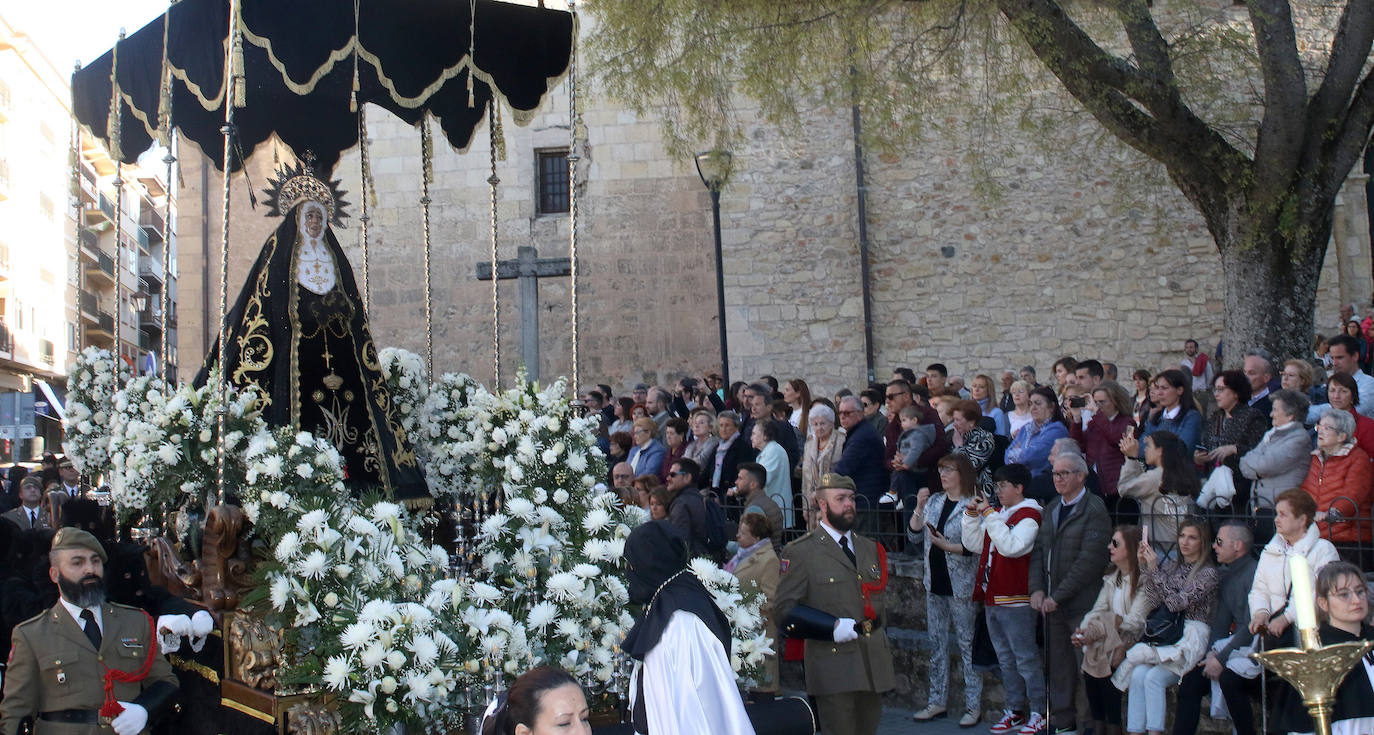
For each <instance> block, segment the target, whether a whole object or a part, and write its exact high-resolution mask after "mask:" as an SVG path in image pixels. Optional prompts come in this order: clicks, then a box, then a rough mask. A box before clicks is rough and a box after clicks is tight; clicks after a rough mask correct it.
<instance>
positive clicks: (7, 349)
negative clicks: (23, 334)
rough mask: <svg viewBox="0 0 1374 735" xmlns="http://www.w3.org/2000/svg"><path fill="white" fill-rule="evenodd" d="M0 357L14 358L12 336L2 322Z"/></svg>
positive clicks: (0, 326)
mask: <svg viewBox="0 0 1374 735" xmlns="http://www.w3.org/2000/svg"><path fill="white" fill-rule="evenodd" d="M0 355H3V356H5V357H8V358H11V359H13V358H14V335H13V334H11V333H10V328H9V327H7V326H5V323H4V322H0Z"/></svg>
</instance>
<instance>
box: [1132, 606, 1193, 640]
mask: <svg viewBox="0 0 1374 735" xmlns="http://www.w3.org/2000/svg"><path fill="white" fill-rule="evenodd" d="M1182 639H1183V612H1182V611H1179V612H1172V611H1170V610H1169V608H1168V606H1166V605H1160V606H1159V607H1157V608H1155V609H1153V610H1151V611H1150V615H1149V617H1147V618H1145V632H1144V634H1143V635H1141V636H1140V642H1141V643H1147V644H1149V645H1151V646H1172V645H1174V644H1175V643H1178V642H1179V641H1180V640H1182Z"/></svg>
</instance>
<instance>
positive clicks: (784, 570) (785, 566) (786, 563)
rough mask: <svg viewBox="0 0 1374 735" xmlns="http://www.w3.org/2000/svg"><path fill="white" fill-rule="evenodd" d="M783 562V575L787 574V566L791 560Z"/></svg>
mask: <svg viewBox="0 0 1374 735" xmlns="http://www.w3.org/2000/svg"><path fill="white" fill-rule="evenodd" d="M781 561H782V573H783V574H787V565H788V563H789V562H790V561H791V560H790V559H782V560H781Z"/></svg>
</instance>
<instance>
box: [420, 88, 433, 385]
mask: <svg viewBox="0 0 1374 735" xmlns="http://www.w3.org/2000/svg"><path fill="white" fill-rule="evenodd" d="M433 155H434V141H433V139H432V138H431V137H430V130H429V115H427V114H426V115H424V116H422V117H421V118H420V164H421V166H422V168H423V172H422V174H421V184H420V221H421V223H422V225H423V229H424V245H425V367H426V368H427V369H428V370H429V374H430V375H433V374H434V314H433V312H432V300H431V299H430V294H429V289H430V281H431V275H430V267H429V182H430V178H431V176H432V175H433V171H434V169H433V165H434V161H433Z"/></svg>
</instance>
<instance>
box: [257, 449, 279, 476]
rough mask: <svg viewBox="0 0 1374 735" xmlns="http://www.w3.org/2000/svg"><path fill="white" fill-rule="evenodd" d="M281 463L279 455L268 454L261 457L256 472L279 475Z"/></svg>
mask: <svg viewBox="0 0 1374 735" xmlns="http://www.w3.org/2000/svg"><path fill="white" fill-rule="evenodd" d="M283 464H284V463H283V461H282V458H281V457H279V456H277V455H275V454H269V455H268V456H266V457H263V458H262V462H260V463H259V465H258V467H259V469H258V472H260V473H262V474H264V475H267V476H268V477H281V473H282V465H283Z"/></svg>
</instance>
